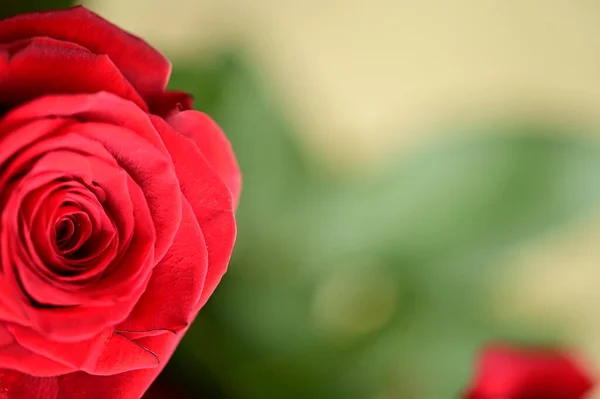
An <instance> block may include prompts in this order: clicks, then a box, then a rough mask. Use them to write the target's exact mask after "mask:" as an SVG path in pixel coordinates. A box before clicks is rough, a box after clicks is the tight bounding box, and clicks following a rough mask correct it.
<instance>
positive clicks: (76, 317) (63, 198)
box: [0, 7, 241, 399]
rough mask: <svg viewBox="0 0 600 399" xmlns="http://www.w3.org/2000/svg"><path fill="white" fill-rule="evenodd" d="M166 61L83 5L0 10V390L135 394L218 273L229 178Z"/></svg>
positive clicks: (22, 394)
mask: <svg viewBox="0 0 600 399" xmlns="http://www.w3.org/2000/svg"><path fill="white" fill-rule="evenodd" d="M170 70H171V66H170V63H169V61H168V60H167V59H166V58H165V57H164V56H163V55H161V54H160V53H159V52H157V51H156V50H154V49H153V48H152V47H150V46H149V45H148V44H146V43H145V42H144V41H142V40H141V39H139V38H137V37H135V36H132V35H130V34H128V33H126V32H124V31H123V30H121V29H119V28H118V27H116V26H114V25H112V24H111V23H109V22H107V21H106V20H104V19H102V18H101V17H99V16H98V15H96V14H94V13H92V12H90V11H88V10H87V9H85V8H83V7H75V8H70V9H65V10H57V11H49V12H42V13H31V14H23V15H18V16H15V17H12V18H9V19H5V20H2V21H0V293H1V294H0V398H3V399H6V398H8V399H12V398H25V399H27V398H44V399H56V398H60V399H75V398H91V399H94V398H118V399H128V398H139V397H141V396H142V394H143V392H144V391H145V390H146V389H147V387H148V386H149V385H150V383H151V382H152V380H153V379H154V378H155V377H156V376H157V375H158V373H159V372H160V370H162V368H163V367H164V365H165V364H166V362H167V361H168V359H169V358H170V356H171V354H172V353H173V351H174V349H175V347H176V345H177V344H178V342H179V341H180V339H181V337H182V335H183V334H184V332H185V331H186V330H187V327H188V326H189V325H190V323H191V322H192V320H193V319H194V317H195V315H196V314H197V312H198V311H199V309H200V308H201V307H202V306H203V305H204V303H205V302H206V301H207V299H208V297H209V296H210V295H211V293H212V292H213V291H214V289H215V288H216V286H217V284H218V282H219V281H220V279H221V277H222V275H223V274H224V272H225V270H226V268H227V264H228V262H229V258H230V256H231V252H232V248H233V244H234V241H235V231H236V225H235V219H234V209H235V206H236V204H237V200H238V197H239V193H240V186H241V179H240V172H239V169H238V165H237V162H236V159H235V156H234V154H233V152H232V149H231V146H230V145H229V142H228V140H227V138H226V137H225V135H224V134H223V132H222V131H221V130H220V129H219V127H218V126H217V125H216V124H215V123H214V122H213V121H212V120H211V119H210V118H209V117H208V116H206V115H204V114H202V113H200V112H198V111H194V110H191V107H192V100H191V97H190V96H189V95H187V94H186V93H183V92H172V91H168V90H166V85H167V82H168V79H169V75H170Z"/></svg>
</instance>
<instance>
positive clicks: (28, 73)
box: [0, 22, 147, 110]
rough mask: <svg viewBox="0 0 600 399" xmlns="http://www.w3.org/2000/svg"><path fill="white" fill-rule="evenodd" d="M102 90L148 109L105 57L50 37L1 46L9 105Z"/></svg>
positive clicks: (1, 91) (0, 77)
mask: <svg viewBox="0 0 600 399" xmlns="http://www.w3.org/2000/svg"><path fill="white" fill-rule="evenodd" d="M0 24H1V22H0ZM98 91H108V92H111V93H114V94H116V95H117V96H119V97H123V98H125V99H128V100H131V101H133V102H135V103H136V105H137V106H138V107H140V108H142V109H144V110H147V106H146V103H145V102H144V100H143V99H142V98H141V97H140V95H139V94H138V93H137V91H136V90H135V89H134V88H133V87H132V86H131V84H130V83H129V82H128V81H127V79H125V77H124V76H123V75H122V74H121V72H120V71H119V69H118V68H117V67H116V66H115V64H114V63H113V62H112V61H111V59H110V58H109V57H108V56H106V55H104V54H100V55H98V54H94V53H92V52H90V51H89V50H87V49H86V48H84V47H81V46H78V45H76V44H73V43H69V42H63V41H60V40H55V39H50V38H47V37H36V38H32V39H28V40H23V41H19V42H16V43H11V44H10V45H5V46H2V47H0V97H1V98H2V99H3V101H2V102H3V103H4V104H3V105H5V106H6V105H12V104H18V103H22V102H25V101H29V100H31V99H33V98H36V97H39V96H41V95H47V94H53V93H57V94H66V93H95V92H98Z"/></svg>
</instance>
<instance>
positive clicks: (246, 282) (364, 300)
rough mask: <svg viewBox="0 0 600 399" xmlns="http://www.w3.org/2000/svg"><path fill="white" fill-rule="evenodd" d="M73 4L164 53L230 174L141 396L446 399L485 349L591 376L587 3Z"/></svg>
mask: <svg viewBox="0 0 600 399" xmlns="http://www.w3.org/2000/svg"><path fill="white" fill-rule="evenodd" d="M26 3H27V4H29V3H31V4H29V5H26ZM29 3H28V2H15V9H23V8H25V7H26V6H27V7H34V8H36V9H43V8H51V7H57V6H65V5H68V3H70V2H69V1H62V2H60V1H59V0H52V1H38V2H37V4H35V2H31V1H30V2H29ZM84 4H85V5H86V6H88V7H89V8H91V9H92V10H95V11H96V12H98V13H100V14H101V15H103V16H104V17H105V18H107V19H109V20H111V21H113V22H115V23H116V24H118V25H120V26H121V27H123V28H125V29H127V30H129V31H132V32H134V33H135V34H137V35H140V36H142V37H143V38H145V39H146V40H148V41H149V42H150V43H152V44H153V45H154V46H156V47H157V48H158V49H160V50H161V51H162V52H164V53H165V54H167V55H168V56H169V57H170V58H171V60H172V61H173V64H174V70H173V77H172V82H171V87H172V88H178V89H184V90H187V91H191V92H192V93H193V94H194V95H195V98H196V107H197V108H199V109H201V110H203V111H205V112H207V113H208V114H210V115H212V116H213V117H214V119H216V121H217V122H218V123H219V124H220V125H221V126H222V127H223V128H224V130H225V131H226V133H227V134H228V136H229V138H230V140H231V141H232V144H233V147H234V149H235V151H236V153H237V155H238V158H239V162H240V165H241V168H242V171H243V174H244V191H243V196H242V199H241V202H240V207H239V211H238V226H239V234H238V242H237V246H236V250H235V253H234V256H233V260H232V262H231V265H230V268H229V272H228V274H227V275H226V276H225V278H224V279H223V281H222V283H221V285H220V287H219V288H218V289H217V291H216V293H215V295H214V296H213V297H212V299H211V300H210V301H209V303H208V305H207V306H206V307H205V308H204V309H203V310H202V311H201V312H200V314H199V315H198V318H197V319H196V322H195V324H194V325H193V328H192V329H191V330H190V332H189V333H188V335H187V336H186V337H185V339H184V341H183V342H182V344H181V346H180V347H179V349H178V351H177V352H176V354H175V356H174V357H173V359H172V361H171V362H170V363H169V365H168V366H167V368H166V370H165V372H164V373H163V374H162V375H161V377H160V378H159V380H158V381H157V383H156V385H155V386H154V387H153V388H152V394H153V395H154V397H155V398H173V399H185V398H188V399H193V398H204V399H237V398H239V399H270V398H274V399H279V398H289V399H296V398H298V399H300V398H311V399H321V398H322V399H336V398H341V399H447V398H458V397H459V396H460V392H461V390H462V389H463V387H464V386H465V384H466V383H467V381H468V379H469V377H470V374H471V368H472V362H473V358H474V356H475V354H476V352H477V349H478V348H479V346H480V345H481V344H482V343H484V342H487V341H490V340H512V341H516V342H525V343H531V344H535V345H556V346H560V347H565V348H568V349H572V350H574V351H576V353H579V354H581V357H582V361H584V362H585V363H586V364H587V365H588V366H589V367H590V368H591V369H592V370H600V339H598V337H600V311H599V310H600V290H599V289H597V287H598V284H599V283H600V245H599V244H600V3H599V2H595V1H590V0H551V1H548V0H537V1H536V0H505V1H502V2H498V1H488V0H454V1H443V0H407V1H397V0H356V1H353V2H348V1H341V0H253V1H248V0H171V1H166V0H88V1H85V2H84ZM13 11H14V10H12V11H11V12H13ZM161 392H162V393H161ZM149 397H150V396H149ZM594 397H597V398H600V393H596V394H595V396H594Z"/></svg>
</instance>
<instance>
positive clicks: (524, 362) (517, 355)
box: [466, 345, 593, 399]
mask: <svg viewBox="0 0 600 399" xmlns="http://www.w3.org/2000/svg"><path fill="white" fill-rule="evenodd" d="M592 387H593V381H592V380H591V378H590V377H589V376H588V375H587V374H586V373H585V371H584V370H583V369H582V368H581V367H580V365H578V364H577V363H576V362H575V361H574V360H573V359H571V358H570V357H569V356H568V355H567V354H565V353H561V352H559V351H556V350H549V349H548V350H536V349H523V348H514V347H510V346H506V345H490V346H489V347H487V348H484V350H483V352H482V357H481V358H480V361H479V364H478V370H477V374H476V376H475V381H474V382H473V384H472V387H471V388H470V389H469V393H468V394H467V396H466V397H467V398H469V399H488V398H489V399H492V398H498V397H511V398H512V397H515V398H516V397H519V398H521V397H523V398H525V397H536V398H537V397H539V398H542V397H553V398H554V397H557V398H558V397H560V398H569V399H571V398H572V399H579V398H581V397H583V395H584V394H585V393H586V392H588V391H589V390H590V389H591V388H592Z"/></svg>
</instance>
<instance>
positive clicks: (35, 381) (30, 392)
mask: <svg viewBox="0 0 600 399" xmlns="http://www.w3.org/2000/svg"><path fill="white" fill-rule="evenodd" d="M57 396H58V379H56V378H47V377H33V376H31V375H27V374H23V373H20V372H18V371H15V370H8V369H2V370H0V398H1V399H34V398H44V399H57Z"/></svg>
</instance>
